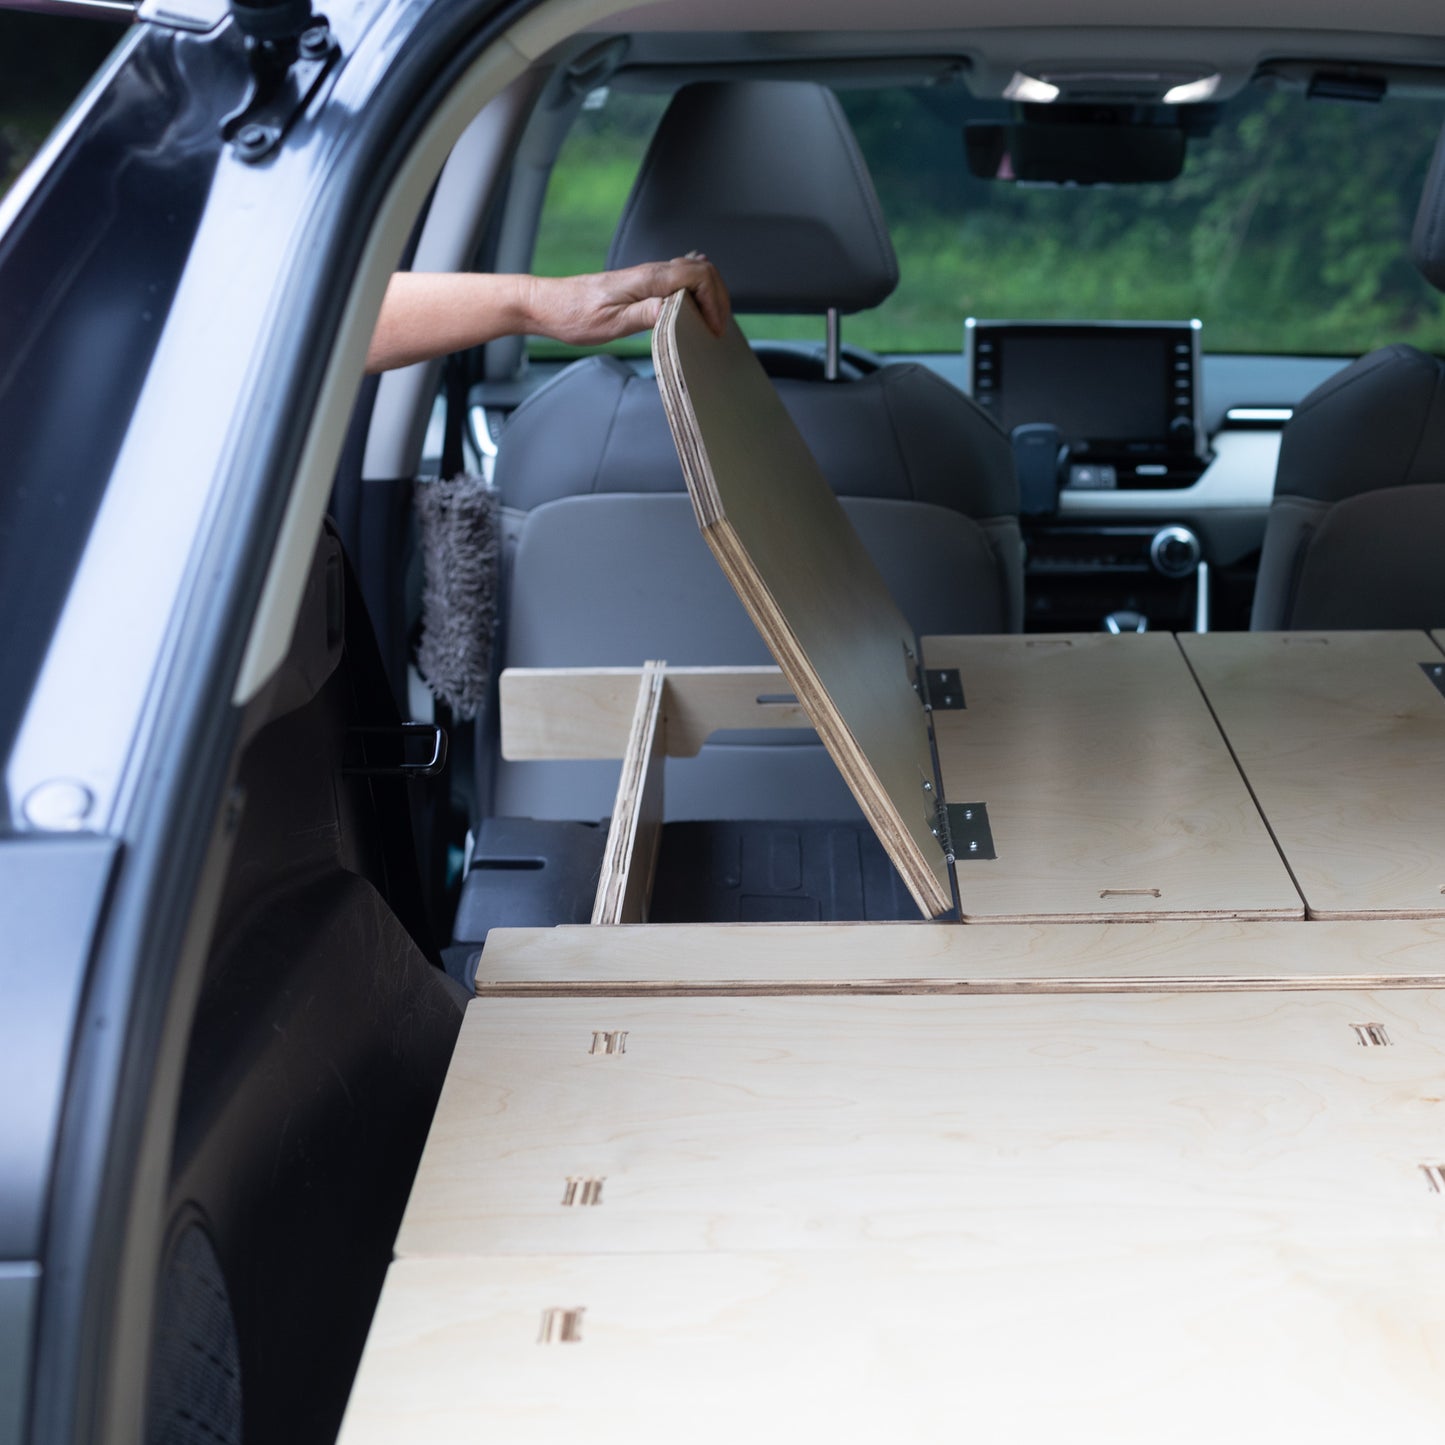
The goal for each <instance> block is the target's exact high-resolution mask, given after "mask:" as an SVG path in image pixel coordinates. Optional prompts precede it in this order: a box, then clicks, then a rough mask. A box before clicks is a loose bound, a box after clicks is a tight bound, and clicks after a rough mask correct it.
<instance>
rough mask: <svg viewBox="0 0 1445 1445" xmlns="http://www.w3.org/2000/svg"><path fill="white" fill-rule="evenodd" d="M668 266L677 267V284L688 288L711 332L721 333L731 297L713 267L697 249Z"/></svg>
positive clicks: (726, 320) (730, 303)
mask: <svg viewBox="0 0 1445 1445" xmlns="http://www.w3.org/2000/svg"><path fill="white" fill-rule="evenodd" d="M669 266H670V267H675V268H677V274H678V275H679V276H680V278H681V279H680V281H679V283H678V284H680V285H682V286H686V287H687V289H688V290H689V291H690V292H692V295H693V299H694V300H695V301H696V302H697V306H698V310H699V311H701V312H702V319H703V320H704V321H705V322H707V326H708V330H710V331H711V332H712V334H713V335H714V336H721V335H722V334H723V332H724V331H726V330H727V326H728V321H729V320H730V319H731V318H732V300H731V298H730V297H729V296H728V289H727V287H726V286H725V285H723V279H722V277H721V276H720V275H719V274H718V270H717V267H716V266H714V265H713V264H712V263H711V262H710V261H709V260H708V259H707V257H706V256H704V255H703V254H702V252H701V251H689V252H688V253H687V255H686V256H680V257H678V258H677V260H675V261H672V262H670V263H669ZM672 289H673V290H676V289H677V287H676V286H674V287H673V288H672Z"/></svg>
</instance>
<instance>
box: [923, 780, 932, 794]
mask: <svg viewBox="0 0 1445 1445" xmlns="http://www.w3.org/2000/svg"><path fill="white" fill-rule="evenodd" d="M923 791H924V792H925V793H931V792H932V791H933V784H932V783H927V782H925V783H924V785H923Z"/></svg>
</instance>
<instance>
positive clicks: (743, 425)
mask: <svg viewBox="0 0 1445 1445" xmlns="http://www.w3.org/2000/svg"><path fill="white" fill-rule="evenodd" d="M652 344H653V358H654V361H655V363H656V370H657V377H658V384H659V387H660V388H661V391H662V398H663V404H664V406H665V408H666V410H667V417H668V422H669V424H670V425H671V427H672V433H673V438H674V440H675V441H676V443H677V448H678V455H679V456H680V458H681V460H682V467H683V472H684V474H685V476H686V478H687V485H688V491H689V492H690V493H691V495H692V500H693V505H694V507H695V508H696V510H697V515H698V522H699V525H700V526H701V527H702V531H703V536H704V537H705V538H706V540H707V543H708V546H709V548H710V549H711V550H712V552H713V555H714V556H715V557H716V558H717V560H718V562H719V564H720V565H721V567H722V569H723V571H724V572H725V573H726V574H727V577H728V580H729V581H730V582H731V583H732V585H733V587H734V589H735V590H736V591H737V593H738V596H739V597H740V598H741V599H742V602H743V605H744V606H745V607H746V608H747V610H748V614H749V615H750V616H751V617H752V619H753V622H754V623H755V624H756V626H757V628H758V631H759V632H760V633H761V634H762V636H763V639H764V641H765V642H766V643H767V644H768V648H769V650H770V651H771V652H772V654H773V656H774V658H775V659H776V660H777V662H778V665H779V666H780V667H781V668H782V670H783V673H784V674H785V676H786V677H787V678H788V681H789V683H790V685H791V687H792V690H793V692H794V693H795V694H796V695H797V697H798V699H799V701H800V702H801V703H802V704H803V706H804V708H805V709H806V710H807V713H808V716H809V717H810V718H811V719H812V721H813V725H814V727H816V728H817V730H818V735H819V737H820V738H821V739H822V740H823V743H824V745H825V746H826V747H827V749H828V752H829V754H830V755H831V756H832V758H833V760H834V762H836V763H837V765H838V768H839V771H840V772H841V773H842V774H843V777H844V779H845V781H846V782H847V783H848V786H849V788H850V789H851V790H852V792H853V795H854V796H855V797H856V798H857V799H858V802H859V805H860V806H861V807H862V809H863V812H864V816H865V817H867V818H868V820H869V822H870V823H871V824H872V825H873V828H874V831H875V832H876V833H877V834H878V837H879V840H880V841H881V842H882V844H883V846H884V848H885V849H886V850H887V852H888V855H889V857H890V858H892V860H893V863H894V865H895V867H897V869H898V871H899V873H900V875H901V876H902V878H903V881H904V883H905V884H906V885H907V887H908V889H909V892H910V893H911V894H912V895H913V898H914V900H915V901H916V902H917V903H918V905H919V907H920V909H921V910H922V911H923V912H924V913H925V914H926V915H928V916H930V917H936V916H938V915H940V914H943V913H945V912H947V911H949V910H950V909H951V908H952V906H953V897H952V885H951V882H950V880H949V875H948V867H947V864H946V863H945V861H944V856H943V851H942V849H941V848H940V847H939V844H938V841H937V839H936V838H935V837H934V836H933V834H932V831H931V829H932V825H933V823H934V815H933V803H934V801H935V800H934V796H933V794H932V793H931V792H929V791H927V790H925V788H924V784H925V783H927V784H928V787H929V788H930V789H931V788H932V787H933V759H932V749H931V745H930V742H929V736H928V727H927V722H926V717H925V714H924V713H923V710H922V705H921V702H920V699H919V697H918V694H917V693H916V692H915V690H914V686H913V683H914V670H915V666H916V649H917V645H918V644H917V640H916V638H915V637H914V635H913V631H912V629H911V628H910V627H909V625H908V622H907V620H906V619H905V618H904V617H903V614H902V613H901V612H899V610H898V607H897V605H896V604H895V602H894V601H893V598H892V596H891V595H890V594H889V591H888V588H887V585H886V584H885V583H884V581H883V579H882V577H881V576H879V574H878V569H877V568H876V567H875V566H874V564H873V561H872V559H871V558H870V557H869V556H868V553H867V551H866V550H865V549H864V547H863V544H862V542H861V541H859V539H858V534H857V533H856V532H855V531H854V530H853V525H852V523H851V522H850V521H849V520H848V517H847V515H846V514H845V513H844V511H843V508H842V507H841V506H840V505H839V503H838V499H837V498H836V497H835V496H834V495H833V492H832V490H831V488H830V487H829V486H828V483H827V482H826V481H825V480H824V478H823V475H822V473H821V472H820V471H819V469H818V465H817V463H816V462H815V461H814V460H813V457H812V454H811V453H810V452H809V451H808V448H807V445H806V444H805V443H804V441H803V439H802V437H801V436H800V435H799V434H798V430H797V428H796V427H795V426H794V425H793V421H792V418H791V417H789V415H788V413H787V411H786V410H785V408H784V407H783V404H782V402H781V401H780V400H779V399H778V394H777V392H776V391H775V390H774V388H773V385H772V383H771V382H770V381H769V380H768V378H767V376H766V375H765V374H764V372H763V369H762V367H761V366H760V365H759V363H758V361H757V359H756V358H755V357H754V356H753V354H752V351H751V350H750V348H749V347H748V344H747V341H746V339H745V338H744V337H743V334H742V332H741V331H739V330H738V328H737V326H736V324H734V325H732V326H730V328H729V330H728V332H727V333H726V335H724V336H723V337H721V338H718V337H715V336H713V335H712V333H711V332H710V331H709V330H708V329H707V327H706V325H705V324H704V323H703V320H702V317H701V316H700V314H699V313H698V310H697V307H696V306H695V305H694V304H693V302H692V300H691V298H689V297H688V296H687V294H686V293H685V292H679V293H678V294H677V295H675V296H673V297H671V298H670V299H669V300H668V301H667V302H665V303H664V306H663V311H662V316H661V319H660V320H659V321H658V324H657V326H656V327H655V328H654V330H653V343H652Z"/></svg>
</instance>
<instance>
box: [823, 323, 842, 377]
mask: <svg viewBox="0 0 1445 1445" xmlns="http://www.w3.org/2000/svg"><path fill="white" fill-rule="evenodd" d="M842 350H843V328H842V326H841V325H840V323H839V320H838V308H837V307H836V306H830V307H829V308H828V340H827V343H826V350H825V351H824V353H823V380H824V381H837V380H838V363H839V360H840V358H841V354H842Z"/></svg>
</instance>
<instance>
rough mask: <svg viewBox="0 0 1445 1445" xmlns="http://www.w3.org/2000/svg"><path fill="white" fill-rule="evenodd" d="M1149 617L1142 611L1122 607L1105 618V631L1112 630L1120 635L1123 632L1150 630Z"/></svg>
mask: <svg viewBox="0 0 1445 1445" xmlns="http://www.w3.org/2000/svg"><path fill="white" fill-rule="evenodd" d="M1148 630H1149V619H1148V617H1147V616H1145V614H1144V613H1142V612H1133V611H1131V610H1129V609H1128V608H1120V609H1119V611H1118V612H1111V613H1110V614H1109V615H1108V616H1107V617H1106V618H1105V619H1104V631H1105V632H1112V633H1113V634H1114V636H1116V637H1117V636H1118V635H1119V634H1120V633H1121V632H1148Z"/></svg>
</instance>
